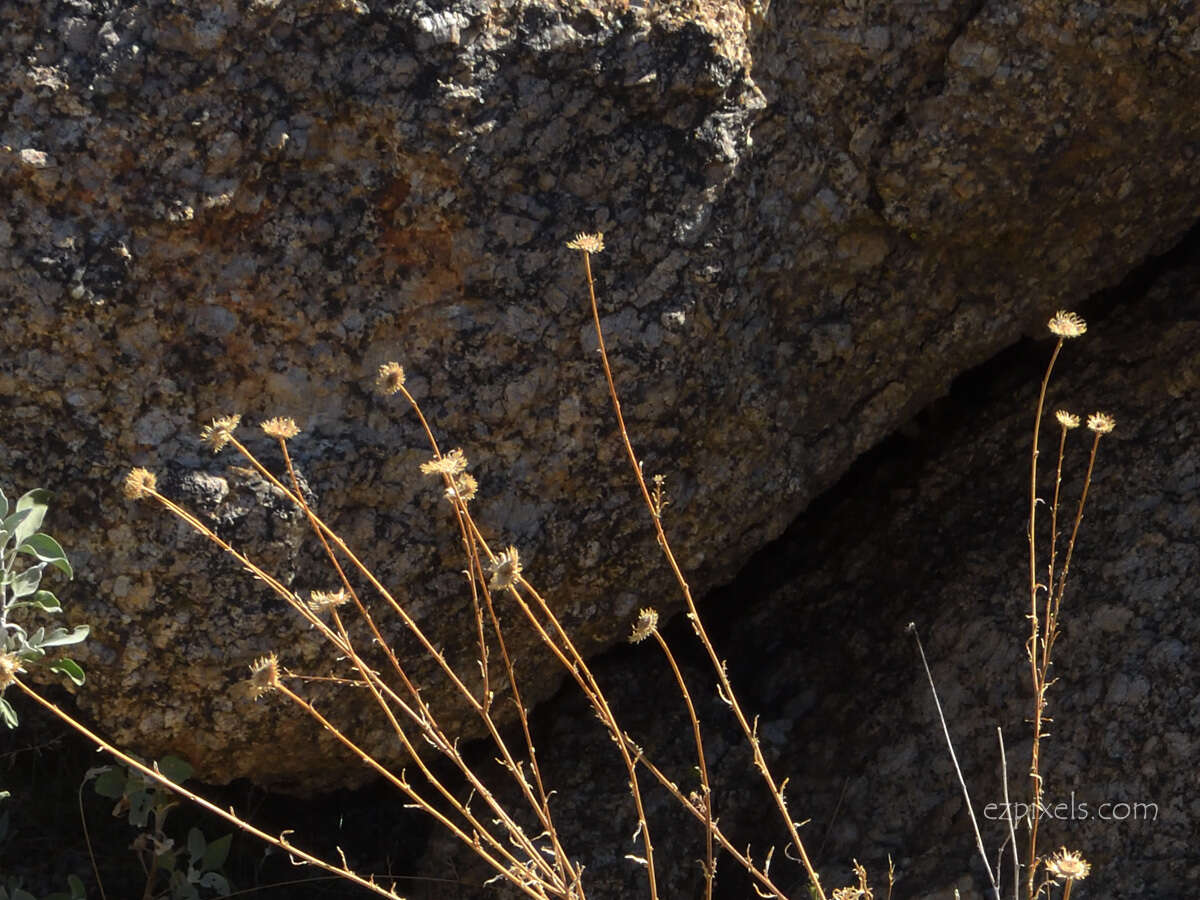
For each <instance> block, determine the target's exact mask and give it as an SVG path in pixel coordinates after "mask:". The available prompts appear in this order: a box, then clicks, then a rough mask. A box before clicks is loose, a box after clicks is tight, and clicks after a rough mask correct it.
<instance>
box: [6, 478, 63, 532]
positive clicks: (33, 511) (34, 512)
mask: <svg viewBox="0 0 1200 900" xmlns="http://www.w3.org/2000/svg"><path fill="white" fill-rule="evenodd" d="M53 496H54V495H53V494H52V493H50V492H49V491H48V490H46V489H45V488H34V489H33V490H32V491H29V492H27V493H25V494H23V495H22V496H21V499H20V500H18V501H17V512H22V511H23V510H29V515H27V516H25V518H23V519H22V520H21V522H20V524H19V525H17V527H16V528H15V529H13V534H14V536H15V537H16V539H17V543H18V544H20V543H22V542H23V541H24V540H25V539H26V538H27V537H29V536H30V535H31V534H33V533H34V532H35V531H37V530H38V529H39V528H41V527H42V520H43V519H44V518H46V510H47V508H48V507H49V504H50V499H51V498H52V497H53Z"/></svg>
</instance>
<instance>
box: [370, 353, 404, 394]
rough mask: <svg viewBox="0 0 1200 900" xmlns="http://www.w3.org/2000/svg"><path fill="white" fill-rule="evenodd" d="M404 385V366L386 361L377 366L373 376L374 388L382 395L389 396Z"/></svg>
mask: <svg viewBox="0 0 1200 900" xmlns="http://www.w3.org/2000/svg"><path fill="white" fill-rule="evenodd" d="M402 387H404V368H403V367H402V366H401V365H400V363H396V362H387V363H384V364H383V365H382V366H380V367H379V374H378V375H376V376H375V389H376V390H377V391H379V393H380V394H382V395H383V396H384V397H390V396H391V395H392V394H394V393H396V391H398V390H400V388H402Z"/></svg>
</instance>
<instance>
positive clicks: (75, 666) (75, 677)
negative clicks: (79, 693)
mask: <svg viewBox="0 0 1200 900" xmlns="http://www.w3.org/2000/svg"><path fill="white" fill-rule="evenodd" d="M50 671H51V672H57V673H58V674H59V675H66V676H67V677H68V678H70V679H71V681H72V682H74V684H75V686H76V687H79V686H80V685H82V684H83V682H84V676H83V667H82V666H80V665H79V663H77V662H75V660H73V659H69V658H67V657H65V656H64V657H62V658H61V659H56V660H55V661H54V665H52V666H51V667H50Z"/></svg>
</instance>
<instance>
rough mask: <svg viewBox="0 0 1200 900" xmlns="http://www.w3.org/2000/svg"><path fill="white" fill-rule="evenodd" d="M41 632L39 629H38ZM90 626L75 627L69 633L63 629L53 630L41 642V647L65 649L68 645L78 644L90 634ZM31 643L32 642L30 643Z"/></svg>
mask: <svg viewBox="0 0 1200 900" xmlns="http://www.w3.org/2000/svg"><path fill="white" fill-rule="evenodd" d="M38 630H39V631H40V630H41V629H40V628H39V629H38ZM91 630H92V626H90V625H76V626H75V627H74V628H72V629H71V630H70V631H67V629H65V628H55V629H54V630H53V631H51V632H50V634H48V635H47V636H46V637H45V638H44V639H43V640H42V642H41V644H40V646H42V647H65V646H67V645H68V644H78V643H79V642H80V641H82V640H86V639H87V636H88V634H90V633H91ZM30 643H33V641H30Z"/></svg>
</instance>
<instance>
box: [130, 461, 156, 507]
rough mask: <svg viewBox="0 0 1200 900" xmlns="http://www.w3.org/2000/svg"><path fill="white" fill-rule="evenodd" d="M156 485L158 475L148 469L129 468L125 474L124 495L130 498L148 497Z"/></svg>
mask: <svg viewBox="0 0 1200 900" xmlns="http://www.w3.org/2000/svg"><path fill="white" fill-rule="evenodd" d="M157 487H158V477H157V476H156V475H155V474H154V473H153V472H151V471H150V470H149V469H142V468H137V469H131V470H130V471H129V474H128V475H126V476H125V486H124V491H125V496H126V497H128V498H129V499H130V500H141V499H142V498H143V497H149V496H150V495H151V494H152V493H154V491H155V489H157Z"/></svg>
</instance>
